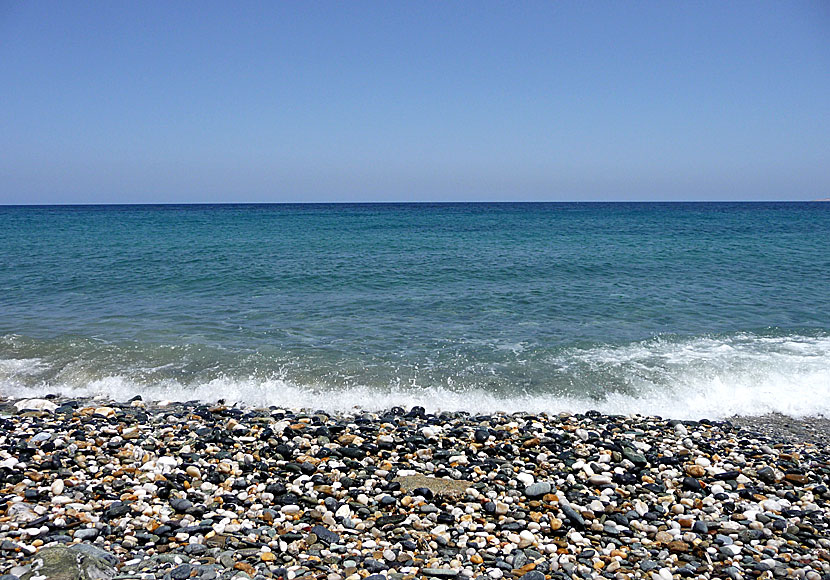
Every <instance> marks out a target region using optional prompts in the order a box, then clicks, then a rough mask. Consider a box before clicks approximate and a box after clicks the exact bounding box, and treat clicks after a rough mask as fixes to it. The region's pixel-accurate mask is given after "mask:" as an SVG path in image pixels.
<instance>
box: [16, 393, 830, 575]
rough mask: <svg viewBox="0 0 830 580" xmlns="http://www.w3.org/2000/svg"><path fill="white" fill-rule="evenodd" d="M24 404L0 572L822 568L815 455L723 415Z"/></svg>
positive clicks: (824, 472)
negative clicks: (53, 568)
mask: <svg viewBox="0 0 830 580" xmlns="http://www.w3.org/2000/svg"><path fill="white" fill-rule="evenodd" d="M43 401H46V402H47V403H49V404H45V403H23V404H21V405H19V408H18V405H17V404H16V403H20V402H14V403H7V404H6V407H5V409H6V412H5V414H2V413H0V423H1V424H2V425H1V426H2V429H0V574H6V575H8V574H15V575H16V573H17V572H20V574H21V575H23V574H26V573H28V572H29V570H30V567H31V565H32V563H33V561H34V560H36V558H37V554H39V553H41V552H40V551H42V550H47V549H52V548H56V547H60V546H66V545H69V546H79V547H80V548H73V549H81V550H83V549H85V548H84V547H88V548H89V549H95V550H99V551H100V553H97V556H96V558H98V560H96V561H98V562H99V563H101V566H105V567H106V568H107V570H105V572H106V573H107V574H109V573H110V572H112V574H115V573H116V571H117V572H118V574H119V578H123V579H124V580H127V579H129V578H135V579H136V580H142V579H145V578H146V579H147V580H149V579H150V578H156V577H158V578H166V579H168V580H186V579H189V578H194V579H201V580H215V579H217V578H221V579H225V578H234V577H235V578H240V579H241V578H251V579H257V580H258V579H263V580H264V579H265V578H270V577H282V578H292V579H298V580H301V579H304V578H308V579H310V578H326V580H344V579H351V580H359V579H361V578H364V577H365V578H370V579H371V578H376V579H377V580H380V579H381V578H383V579H384V580H405V579H409V578H416V577H433V578H442V577H443V578H465V579H466V578H476V577H489V578H493V579H496V580H497V579H498V578H504V577H507V578H516V577H521V578H523V579H524V580H545V579H546V577H550V578H558V577H562V576H563V575H564V576H569V577H570V576H577V577H581V578H595V577H598V576H606V577H609V578H611V577H616V578H617V579H619V580H623V578H630V579H633V578H652V579H657V580H669V579H671V578H679V577H703V578H708V579H711V578H716V577H731V578H749V577H756V576H758V575H759V574H762V575H766V576H764V580H766V578H767V577H771V578H774V577H779V576H781V577H786V576H793V577H797V578H800V579H804V578H810V579H811V580H813V579H820V578H824V577H827V575H828V574H830V565H828V563H827V559H826V555H827V550H829V549H830V540H828V539H827V538H828V537H830V520H829V519H828V516H830V511H828V499H830V496H829V495H828V490H827V483H826V482H827V481H828V477H830V467H828V463H829V462H828V450H827V449H826V448H823V447H815V446H812V447H811V446H809V445H804V444H798V443H793V442H791V441H789V442H782V441H779V440H776V439H774V438H771V437H768V436H765V435H760V434H757V433H754V432H751V431H746V430H741V429H739V428H737V427H735V426H733V425H731V424H730V423H728V422H707V421H700V422H693V421H687V422H684V423H680V422H675V421H666V420H664V419H660V418H657V417H639V416H637V417H621V416H620V417H617V416H604V415H601V414H599V413H594V412H591V413H588V414H585V415H568V414H563V415H544V414H529V413H514V414H510V415H508V414H497V415H489V416H474V415H467V414H463V413H443V414H440V415H434V414H430V413H427V412H426V411H425V410H424V409H421V408H413V409H411V410H408V411H407V410H403V409H394V410H391V409H390V410H388V411H381V412H366V411H359V410H357V411H355V413H353V414H345V415H341V416H329V415H327V414H325V413H320V412H309V411H302V410H286V409H275V408H269V409H257V408H249V407H241V406H238V407H228V406H225V405H220V404H210V405H208V404H203V403H175V402H167V403H165V404H163V405H160V404H158V403H154V402H152V401H140V403H141V404H140V405H134V404H133V403H135V402H136V401H132V402H129V403H123V404H122V403H116V402H108V401H97V402H96V403H95V404H91V403H90V402H89V401H70V400H59V399H43ZM0 403H2V400H0ZM37 405H40V406H41V407H42V408H41V409H29V408H28V406H37ZM50 409H51V410H50ZM31 411H38V412H31ZM40 411H43V412H40ZM44 553H46V554H49V552H44ZM101 554H104V555H105V556H107V557H108V558H112V560H107V559H102V558H103V556H102V555H101ZM823 558H824V559H823ZM0 580H14V579H12V578H8V579H4V578H3V577H2V576H0Z"/></svg>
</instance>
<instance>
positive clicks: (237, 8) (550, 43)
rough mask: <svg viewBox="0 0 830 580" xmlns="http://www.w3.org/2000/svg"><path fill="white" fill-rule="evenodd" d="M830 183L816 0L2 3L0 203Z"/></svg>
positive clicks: (651, 191) (767, 189) (719, 189)
mask: <svg viewBox="0 0 830 580" xmlns="http://www.w3.org/2000/svg"><path fill="white" fill-rule="evenodd" d="M825 197H830V3H828V2H823V1H819V2H798V1H793V2H764V1H759V2H755V1H753V2H740V1H736V2H722V1H720V0H718V1H714V2H664V1H657V2H598V1H597V2H570V1H563V2H554V1H550V2H532V1H527V2H493V1H480V2H479V1H475V2H473V1H469V2H466V1H465V2H462V1H450V2H444V1H442V2H430V1H418V2H380V1H377V2H368V1H361V0H355V1H350V2H293V1H292V2H288V1H286V2H244V1H242V2H210V1H205V2H201V1H200V2H195V1H194V2H179V1H170V0H165V1H162V2H155V1H149V0H148V1H142V2H122V1H115V2H113V1H109V0H108V1H100V2H84V1H77V2H63V1H60V2H59V1H54V2H51V1H39V0H33V1H26V2H20V1H18V0H0V203H3V204H29V203H38V204H39V203H44V204H48V203H194V202H306V201H307V202H351V201H360V202H364V201H616V200H638V201H650V200H810V199H816V198H825Z"/></svg>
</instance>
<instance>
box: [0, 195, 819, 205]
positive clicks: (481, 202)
mask: <svg viewBox="0 0 830 580" xmlns="http://www.w3.org/2000/svg"><path fill="white" fill-rule="evenodd" d="M827 202H830V197H828V198H818V199H797V200H792V199H717V200H707V199H690V200H637V199H630V200H545V201H540V200H488V201H484V200H478V201H464V200H456V201H427V200H414V201H158V202H68V203H61V202H58V203H5V202H0V207H107V206H109V207H141V206H145V207H146V206H203V205H227V206H231V205H488V204H489V205H496V204H575V203H584V204H625V203H639V204H648V203H673V204H683V203H698V204H699V203H746V204H751V203H758V204H761V203H827Z"/></svg>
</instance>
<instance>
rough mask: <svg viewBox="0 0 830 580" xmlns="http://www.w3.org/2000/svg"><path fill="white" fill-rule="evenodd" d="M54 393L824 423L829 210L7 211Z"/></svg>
mask: <svg viewBox="0 0 830 580" xmlns="http://www.w3.org/2000/svg"><path fill="white" fill-rule="evenodd" d="M48 394H56V395H62V396H66V397H101V398H107V399H115V400H120V401H126V400H129V399H130V398H132V397H134V396H136V395H141V396H142V397H143V398H144V399H145V400H157V401H162V400H169V401H192V400H201V401H208V402H216V401H220V400H221V401H224V402H226V403H227V404H232V403H240V404H245V405H255V406H277V407H281V408H303V409H310V410H318V409H322V410H325V411H329V412H345V413H348V412H360V411H362V410H379V409H387V408H390V407H394V406H401V407H405V408H408V407H411V406H413V405H421V406H424V407H425V408H426V409H427V410H428V411H433V412H438V411H467V412H469V413H493V412H531V413H541V412H547V413H559V412H572V413H576V412H585V411H588V410H597V411H600V412H603V413H611V414H633V413H639V414H649V415H660V416H663V417H671V418H678V419H701V418H710V419H719V418H727V417H730V416H733V415H743V416H752V415H761V414H766V413H781V414H784V415H789V416H791V417H808V416H825V417H830V204H829V203H808V202H805V203H447V204H443V203H441V204H429V203H418V204H331V205H325V204H298V205H284V204H273V205H271V204H269V205H249V204H240V205H235V204H230V205H96V206H0V396H2V397H6V398H23V397H40V396H44V395H48Z"/></svg>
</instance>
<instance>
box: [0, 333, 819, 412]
mask: <svg viewBox="0 0 830 580" xmlns="http://www.w3.org/2000/svg"><path fill="white" fill-rule="evenodd" d="M21 343H25V344H24V346H25V348H23V347H20V345H21ZM75 344H77V341H75ZM10 345H17V347H19V348H12V346H10ZM494 348H499V347H498V346H495V347H494ZM61 349H63V350H61ZM61 349H58V348H57V347H55V345H54V344H50V345H47V344H46V343H45V342H42V341H32V340H31V339H25V340H24V339H22V338H20V337H11V338H10V336H6V337H3V342H2V345H0V356H2V358H0V393H2V394H3V395H5V396H7V397H14V398H22V397H33V396H43V395H46V394H51V393H54V394H59V395H63V396H67V397H104V398H112V399H115V400H127V399H129V398H130V397H133V396H135V395H137V394H140V395H142V396H143V397H144V398H145V399H151V400H174V401H187V400H203V401H216V400H219V399H222V400H225V401H227V402H233V403H236V402H239V403H244V404H247V405H255V406H278V407H289V408H310V409H323V410H328V411H336V412H349V411H353V410H355V409H366V410H378V409H385V408H390V407H393V406H402V407H410V406H412V405H422V406H424V407H425V408H426V409H427V410H430V411H468V412H471V413H492V412H531V413H541V412H548V413H557V412H562V411H567V412H584V411H587V410H597V411H600V412H603V413H609V414H634V413H637V414H644V415H661V416H664V417H672V418H678V419H700V418H704V417H705V418H710V419H718V418H726V417H730V416H733V415H744V416H753V415H763V414H766V413H773V412H775V413H781V414H784V415H789V416H792V417H805V416H828V417H830V336H828V335H827V334H826V333H824V332H819V333H814V334H775V333H768V334H755V333H734V334H731V335H721V336H700V337H676V336H668V337H656V338H652V339H649V340H645V341H638V342H632V343H626V344H621V345H608V344H601V345H590V346H580V347H577V346H572V347H569V348H564V349H558V350H554V351H545V350H543V349H538V348H532V347H527V346H523V347H522V348H511V349H507V350H508V351H509V352H510V353H511V356H514V357H515V359H514V360H513V362H514V368H513V369H512V370H511V371H510V372H511V373H512V374H516V373H517V370H516V369H521V370H522V372H523V375H522V376H524V377H531V378H532V380H527V381H526V382H525V383H522V384H519V383H517V386H515V387H514V388H503V386H501V383H499V382H498V381H497V380H495V379H498V378H500V377H499V376H498V375H499V371H498V370H493V368H492V367H489V368H490V370H489V371H488V372H487V373H483V374H480V375H479V376H474V375H471V374H470V373H469V372H467V373H463V372H461V371H462V370H463V369H459V368H452V367H451V366H450V367H448V368H443V369H438V370H442V371H443V372H444V374H443V375H440V377H442V378H440V379H436V377H438V376H439V375H438V374H437V370H436V369H435V368H433V369H430V371H429V373H424V374H422V375H418V374H417V373H415V374H411V375H410V376H408V378H407V380H406V381H403V380H397V381H387V382H384V383H377V382H375V383H371V382H370V381H368V380H367V381H366V382H364V383H361V382H360V379H361V376H360V375H359V374H358V375H354V373H352V375H351V376H350V378H351V380H350V381H345V380H343V377H341V376H339V375H338V374H337V372H336V371H335V370H333V369H323V370H321V372H319V373H318V375H317V377H316V378H314V377H312V378H309V376H308V375H305V376H304V377H301V376H300V375H299V374H297V373H292V372H291V370H290V369H286V368H285V367H281V370H280V371H274V370H269V371H268V372H267V373H265V374H264V375H263V374H262V373H261V372H247V373H246V372H244V370H245V364H243V363H242V362H240V361H241V360H245V361H249V362H250V360H251V355H246V357H244V359H234V360H235V362H234V364H233V365H230V364H228V363H227V362H226V361H224V362H223V361H220V360H219V359H218V358H216V357H215V356H214V355H213V354H211V351H208V352H207V353H206V352H205V349H204V348H201V347H200V348H198V349H197V351H198V352H199V353H200V356H201V357H202V359H201V362H202V364H201V365H200V366H199V369H198V371H191V372H184V371H183V369H189V368H190V366H192V364H193V360H192V356H190V355H188V356H185V355H183V354H181V355H177V354H176V353H177V352H180V351H182V352H185V353H188V352H190V351H188V350H187V348H183V349H176V348H172V347H165V350H164V352H165V353H166V354H165V356H164V357H160V356H159V355H158V353H159V350H158V348H155V349H153V350H152V352H153V353H155V354H154V355H149V354H147V353H145V354H144V355H142V356H143V358H142V356H130V357H128V356H126V355H125V352H126V351H131V350H135V347H134V346H133V347H129V348H127V347H113V346H112V345H108V346H107V348H97V349H90V348H84V349H81V351H80V352H76V351H73V350H72V349H69V350H68V351H67V350H66V346H65V345H64V346H62V347H61ZM58 350H60V352H61V356H57V355H56V352H57V351H58ZM501 350H502V351H503V350H505V349H504V348H501ZM38 351H39V352H40V354H41V355H42V356H23V355H31V354H32V353H33V352H34V353H37V352H38ZM148 352H149V351H148ZM190 354H192V352H191V353H190ZM214 354H215V353H214ZM177 356H180V357H181V358H180V359H177V358H176V357H177ZM482 356H483V355H482ZM73 357H74V358H73ZM96 357H97V358H96ZM103 357H110V358H108V359H107V360H106V361H105V362H104V361H102V358H103ZM113 357H114V358H113ZM153 357H156V358H153ZM185 359H186V360H185ZM257 360H259V359H257ZM467 362H468V363H469V361H467ZM475 362H476V363H477V364H476V368H479V369H480V368H484V367H487V365H482V364H479V363H481V361H475ZM119 365H121V366H120V367H119ZM189 365H190V366H189ZM468 366H469V364H468ZM465 368H467V367H465ZM505 372H507V371H505ZM461 375H463V377H462V378H459V376H461ZM363 378H367V377H363ZM502 378H503V377H502ZM462 379H463V380H462ZM494 384H495V385H496V388H494V387H493V385H494Z"/></svg>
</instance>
